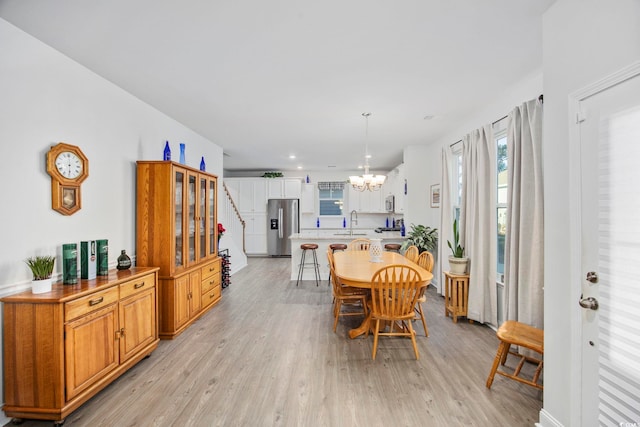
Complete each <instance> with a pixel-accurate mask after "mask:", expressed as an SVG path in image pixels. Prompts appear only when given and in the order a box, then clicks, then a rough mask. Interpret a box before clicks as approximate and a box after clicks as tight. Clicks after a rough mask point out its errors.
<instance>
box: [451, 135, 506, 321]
mask: <svg viewBox="0 0 640 427" xmlns="http://www.w3.org/2000/svg"><path fill="white" fill-rule="evenodd" d="M496 152H497V148H496V143H495V140H494V138H493V128H492V126H491V125H486V126H484V127H482V128H480V129H476V130H475V131H473V132H471V133H470V134H468V135H466V136H465V137H464V138H463V141H462V180H463V182H462V201H461V207H460V237H461V240H462V246H463V247H464V248H465V255H466V256H467V257H468V258H469V270H468V271H469V308H468V316H467V317H468V318H469V319H472V320H476V321H478V322H480V323H490V324H493V325H497V323H498V310H497V291H496V247H497V243H496V239H497V237H496V236H497V224H496V222H497V213H496V188H497V178H496Z"/></svg>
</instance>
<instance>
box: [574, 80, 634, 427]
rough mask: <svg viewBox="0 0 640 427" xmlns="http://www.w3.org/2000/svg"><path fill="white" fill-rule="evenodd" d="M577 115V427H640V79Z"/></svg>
mask: <svg viewBox="0 0 640 427" xmlns="http://www.w3.org/2000/svg"><path fill="white" fill-rule="evenodd" d="M579 110H580V113H579V118H578V120H579V121H580V120H581V122H580V124H579V132H580V137H579V141H580V153H579V154H580V168H581V194H580V198H581V237H582V242H581V275H582V283H581V287H582V289H581V292H582V298H581V300H580V301H576V303H580V306H581V308H580V310H581V312H582V331H581V332H582V336H581V351H582V366H581V377H582V384H581V390H582V395H581V417H582V421H581V423H580V424H581V425H582V426H609V425H610V426H621V425H640V77H639V76H636V77H633V78H631V79H628V80H625V81H622V82H617V83H616V84H615V85H613V86H611V87H609V88H607V89H605V90H603V91H600V92H597V93H595V94H594V95H592V96H589V97H586V99H583V100H582V101H581V102H580V104H579ZM627 423H628V424H627Z"/></svg>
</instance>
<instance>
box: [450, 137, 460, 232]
mask: <svg viewBox="0 0 640 427" xmlns="http://www.w3.org/2000/svg"><path fill="white" fill-rule="evenodd" d="M452 154H453V156H452V161H453V168H452V170H453V194H452V197H451V202H452V203H453V218H454V219H457V220H458V223H460V205H461V204H462V142H458V143H456V144H455V145H454V146H453V147H452Z"/></svg>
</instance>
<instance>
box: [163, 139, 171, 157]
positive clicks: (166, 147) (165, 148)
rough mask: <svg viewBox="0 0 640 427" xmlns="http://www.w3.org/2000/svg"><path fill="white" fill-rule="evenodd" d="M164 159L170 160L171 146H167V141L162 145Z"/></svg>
mask: <svg viewBox="0 0 640 427" xmlns="http://www.w3.org/2000/svg"><path fill="white" fill-rule="evenodd" d="M162 159H163V160H164V161H169V160H171V148H169V141H167V143H166V144H165V145H164V154H163V156H162Z"/></svg>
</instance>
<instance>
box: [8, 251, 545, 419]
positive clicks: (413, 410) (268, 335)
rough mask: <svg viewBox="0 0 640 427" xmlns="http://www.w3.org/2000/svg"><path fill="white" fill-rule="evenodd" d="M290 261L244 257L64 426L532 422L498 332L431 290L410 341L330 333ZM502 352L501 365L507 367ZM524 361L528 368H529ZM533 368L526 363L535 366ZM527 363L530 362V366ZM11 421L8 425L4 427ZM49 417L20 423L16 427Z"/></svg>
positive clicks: (530, 395) (325, 312)
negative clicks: (173, 332)
mask: <svg viewBox="0 0 640 427" xmlns="http://www.w3.org/2000/svg"><path fill="white" fill-rule="evenodd" d="M289 268H290V260H289V259H287V258H274V259H271V258H250V259H249V265H248V267H246V268H245V269H243V270H241V271H240V272H238V273H236V274H235V275H234V276H233V277H232V278H231V282H232V283H231V286H230V287H229V288H227V289H224V290H223V296H222V301H221V302H220V303H219V304H218V305H217V306H216V307H215V308H214V309H213V310H212V311H210V312H209V313H207V314H206V315H204V316H203V317H202V318H201V319H199V320H198V321H197V322H196V323H195V324H194V325H193V326H191V327H190V328H189V329H188V330H187V331H185V332H184V333H183V334H182V335H180V336H179V337H177V338H176V339H175V340H173V341H162V342H161V343H160V346H159V347H158V349H157V350H156V351H155V352H154V353H153V354H152V355H151V357H150V358H148V359H146V360H143V361H142V362H141V363H139V364H138V365H137V366H135V367H134V368H133V369H131V370H130V371H129V372H127V373H126V374H125V375H123V376H122V377H121V378H120V379H118V380H117V381H116V382H114V383H113V384H111V385H110V386H109V387H107V388H106V389H105V390H103V391H102V392H101V393H99V394H98V395H97V396H95V397H94V398H93V399H91V400H90V401H89V402H87V403H86V404H85V405H83V406H82V407H80V409H78V410H77V411H75V412H74V413H73V414H72V415H71V416H69V417H68V418H67V420H66V422H65V426H66V427H70V426H314V427H315V426H345V427H346V426H349V427H350V426H363V427H364V426H394V427H395V426H447V427H451V426H465V427H468V426H492V427H493V426H510V427H511V426H532V425H534V423H535V422H537V421H538V413H539V411H540V409H541V407H542V392H541V391H538V390H536V389H534V388H532V387H528V386H526V385H523V384H519V383H517V382H515V381H511V380H508V379H505V378H504V377H501V376H496V379H495V381H494V383H493V386H492V388H491V390H487V389H486V388H485V381H486V378H487V374H488V373H489V370H490V368H491V364H492V361H493V357H494V355H495V351H496V349H497V345H498V341H497V338H496V336H495V332H494V331H492V330H491V329H490V328H487V327H485V326H481V325H478V324H469V323H468V322H467V321H466V320H462V321H458V324H454V323H453V322H452V320H451V318H445V317H444V307H443V299H442V297H440V296H437V295H436V294H435V292H434V291H433V289H430V290H429V294H428V298H427V303H426V304H425V306H424V308H425V313H426V317H427V325H428V327H429V333H430V336H429V337H425V336H424V331H423V330H422V326H421V324H420V322H419V321H418V322H415V323H414V326H415V329H416V331H417V333H418V337H417V340H418V347H419V350H420V360H419V361H416V360H415V357H414V354H413V349H412V347H411V342H410V340H408V339H403V338H387V339H385V338H382V337H381V339H380V343H379V348H378V356H377V360H376V361H372V360H371V348H372V344H373V337H372V336H371V335H370V336H369V337H368V338H365V337H361V338H359V339H355V340H350V339H349V338H348V337H347V332H348V330H349V329H351V328H352V327H355V326H357V325H358V324H359V323H360V322H361V318H359V317H355V316H354V317H345V318H341V319H340V322H339V323H338V330H337V333H333V331H332V326H333V319H332V304H331V300H332V298H331V291H330V287H329V286H327V284H326V281H325V282H323V283H322V284H321V285H320V286H319V287H316V286H315V283H314V282H313V281H305V282H302V283H301V284H300V286H299V287H296V284H295V281H290V280H289ZM515 364H516V360H515V358H514V359H510V360H509V361H508V362H507V366H511V367H514V366H515ZM526 368H527V369H529V367H526ZM531 368H533V367H531ZM532 370H533V369H531V371H532ZM8 425H10V424H8ZM44 425H51V423H50V422H43V421H31V420H28V421H25V422H24V423H23V424H22V426H24V427H29V426H44Z"/></svg>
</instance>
